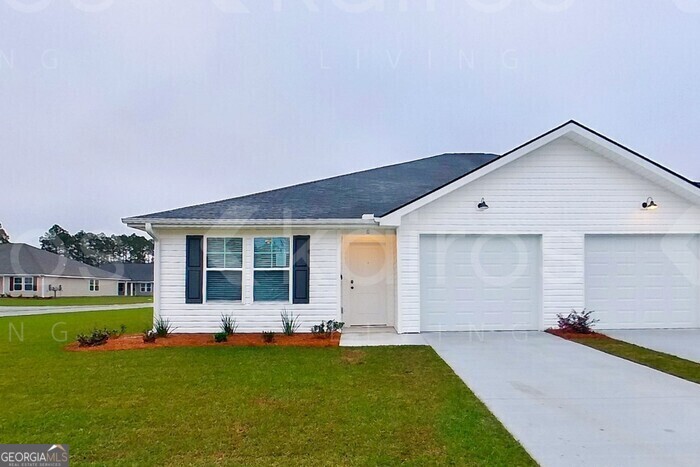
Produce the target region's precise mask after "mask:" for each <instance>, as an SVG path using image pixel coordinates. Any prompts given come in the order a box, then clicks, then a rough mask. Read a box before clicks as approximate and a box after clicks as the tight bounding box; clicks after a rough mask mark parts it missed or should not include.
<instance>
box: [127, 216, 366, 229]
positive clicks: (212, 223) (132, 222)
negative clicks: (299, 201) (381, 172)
mask: <svg viewBox="0 0 700 467" xmlns="http://www.w3.org/2000/svg"><path fill="white" fill-rule="evenodd" d="M122 222H123V223H124V224H126V225H127V226H128V227H132V228H134V229H139V230H145V229H146V225H147V224H151V225H152V226H153V227H159V228H172V227H176V228H182V227H251V226H252V227H278V226H294V227H309V226H313V227H315V226H377V225H378V223H377V221H376V220H375V218H374V217H372V218H366V219H357V218H351V219H164V218H145V217H138V218H136V217H127V218H124V219H122Z"/></svg>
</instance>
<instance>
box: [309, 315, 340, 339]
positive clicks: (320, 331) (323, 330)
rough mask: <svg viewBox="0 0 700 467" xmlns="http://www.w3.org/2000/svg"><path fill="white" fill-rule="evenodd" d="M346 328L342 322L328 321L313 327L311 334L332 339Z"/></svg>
mask: <svg viewBox="0 0 700 467" xmlns="http://www.w3.org/2000/svg"><path fill="white" fill-rule="evenodd" d="M343 326H345V323H344V322H342V321H336V320H333V319H331V320H328V321H321V324H316V325H314V326H311V334H313V335H314V336H316V337H331V336H332V335H333V333H335V332H341V331H342V329H343Z"/></svg>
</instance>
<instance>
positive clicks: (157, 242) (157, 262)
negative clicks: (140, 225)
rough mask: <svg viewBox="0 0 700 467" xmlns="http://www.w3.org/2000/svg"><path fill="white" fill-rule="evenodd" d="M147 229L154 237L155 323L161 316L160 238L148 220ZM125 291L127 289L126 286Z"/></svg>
mask: <svg viewBox="0 0 700 467" xmlns="http://www.w3.org/2000/svg"><path fill="white" fill-rule="evenodd" d="M145 230H146V233H147V234H148V235H150V237H151V238H152V239H153V324H154V326H155V321H156V319H158V317H160V240H159V239H158V236H157V235H156V234H155V232H154V231H153V225H152V224H151V223H150V222H147V223H146V225H145ZM124 287H125V291H126V286H124Z"/></svg>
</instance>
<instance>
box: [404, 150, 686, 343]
mask: <svg viewBox="0 0 700 467" xmlns="http://www.w3.org/2000/svg"><path fill="white" fill-rule="evenodd" d="M648 196H652V197H653V198H654V201H655V202H656V203H657V204H658V205H659V208H658V209H656V210H650V211H645V210H642V209H641V203H642V202H643V201H644V200H646V198H647V197H648ZM482 197H483V198H485V199H486V202H487V203H488V204H489V206H490V209H488V210H486V211H478V210H477V209H476V204H477V203H478V202H479V200H481V198H482ZM422 233H426V234H427V233H463V234H499V233H500V234H539V235H542V256H543V258H542V259H543V261H542V283H543V290H542V308H543V310H542V311H543V313H542V322H541V328H542V329H544V328H546V327H549V326H552V325H554V324H555V322H556V314H557V313H562V312H567V311H569V310H571V309H572V308H576V309H581V308H583V306H584V235H585V234H587V233H588V234H592V233H656V234H672V233H700V208H698V207H697V206H696V205H694V204H693V203H691V202H690V201H688V200H686V199H685V198H682V197H680V196H678V195H676V194H674V193H672V192H670V191H668V190H666V189H664V188H662V187H661V186H659V185H657V184H656V183H654V182H652V181H650V180H648V179H645V178H643V177H641V176H640V175H638V174H635V173H633V172H631V171H629V170H628V169H625V168H623V167H622V166H620V165H618V164H616V163H614V162H612V161H611V160H610V159H607V158H605V157H603V156H601V155H599V154H597V153H594V152H592V151H590V150H588V149H586V148H584V147H583V146H580V145H578V144H577V143H574V142H573V141H571V140H569V139H567V138H561V139H558V140H555V141H553V142H552V143H550V144H548V145H546V146H543V147H542V148H539V149H537V150H535V151H533V152H532V153H530V154H527V155H525V156H523V157H521V158H520V159H518V160H516V161H514V162H512V163H510V164H507V165H505V166H504V167H502V168H500V169H498V170H496V171H494V172H492V173H489V174H487V175H485V176H483V177H482V178H480V179H477V180H475V181H473V182H472V183H469V184H467V185H465V186H464V187H462V188H460V189H458V190H455V191H453V192H452V193H449V194H447V195H445V196H443V197H442V198H439V199H437V200H435V201H433V202H431V203H429V204H427V205H425V206H423V207H421V208H419V209H417V210H416V211H413V212H411V213H409V214H407V215H405V216H404V217H403V218H402V219H401V226H400V227H399V228H398V229H397V235H398V237H397V249H398V277H399V284H398V301H399V304H398V308H399V310H398V323H397V330H398V331H399V332H420V283H419V282H420V281H419V277H420V273H419V236H420V234H422Z"/></svg>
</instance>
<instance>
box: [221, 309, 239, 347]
mask: <svg viewBox="0 0 700 467" xmlns="http://www.w3.org/2000/svg"><path fill="white" fill-rule="evenodd" d="M220 327H221V333H223V334H226V335H227V336H232V335H233V334H235V333H236V330H237V329H238V323H237V322H236V320H235V319H233V317H232V316H231V315H223V314H222V315H221V325H220ZM217 342H219V341H217Z"/></svg>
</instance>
